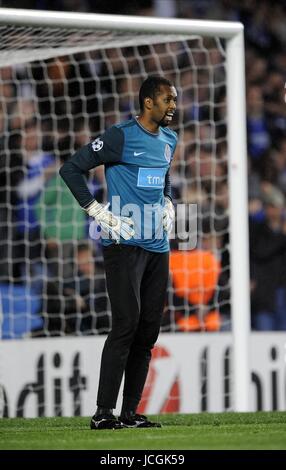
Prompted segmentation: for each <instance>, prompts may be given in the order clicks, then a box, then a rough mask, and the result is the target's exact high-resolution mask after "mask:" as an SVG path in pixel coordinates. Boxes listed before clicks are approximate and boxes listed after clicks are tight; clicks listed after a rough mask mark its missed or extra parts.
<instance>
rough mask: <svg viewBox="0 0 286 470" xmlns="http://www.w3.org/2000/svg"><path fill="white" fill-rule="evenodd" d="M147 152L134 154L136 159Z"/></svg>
mask: <svg viewBox="0 0 286 470" xmlns="http://www.w3.org/2000/svg"><path fill="white" fill-rule="evenodd" d="M143 153H146V152H134V157H139V155H143Z"/></svg>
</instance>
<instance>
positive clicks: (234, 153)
mask: <svg viewBox="0 0 286 470" xmlns="http://www.w3.org/2000/svg"><path fill="white" fill-rule="evenodd" d="M14 26H17V27H19V26H23V27H32V28H37V27H39V28H45V27H47V28H49V27H50V28H51V27H52V28H64V29H65V30H68V29H73V30H75V31H76V30H77V29H78V28H80V29H81V30H84V29H86V30H88V31H89V32H90V31H93V30H94V31H95V30H96V31H99V32H102V34H99V38H100V37H104V36H105V33H106V31H116V32H117V33H118V34H117V36H115V39H114V40H113V41H115V42H113V44H116V41H120V40H121V43H120V44H121V45H123V46H128V45H132V44H134V41H135V42H136V36H137V35H140V34H145V35H146V34H147V35H149V34H150V35H152V37H153V38H154V41H155V43H156V41H157V42H159V41H161V42H162V37H163V38H169V37H173V38H178V40H179V39H182V40H184V39H187V38H190V37H193V36H203V37H208V38H216V37H218V38H221V39H223V40H224V41H225V52H226V90H227V93H226V96H227V102H226V105H227V139H228V159H229V160H228V184H229V219H230V259H231V263H230V264H231V310H232V332H233V409H234V410H235V411H248V410H249V388H250V364H249V361H250V356H249V333H250V288H249V265H248V264H249V263H248V260H249V253H248V206H247V152H246V111H245V70H244V36H243V34H244V33H243V25H242V24H241V23H237V22H223V21H204V20H184V19H165V18H155V17H139V16H120V15H105V14H82V13H66V12H65V13H64V12H55V11H49V12H48V11H33V10H23V9H6V8H1V9H0V28H1V27H14ZM156 38H157V39H156ZM105 47H106V44H105ZM92 48H93V46H92V45H91V44H88V43H84V41H83V42H82V43H80V44H77V37H76V35H74V37H73V44H72V43H71V45H70V50H71V53H76V52H78V51H80V52H82V51H88V50H92ZM32 50H33V57H34V60H37V59H45V58H49V57H52V56H53V54H54V55H55V52H54V51H52V50H49V48H48V47H47V49H46V50H45V55H43V53H42V51H41V47H40V46H39V45H37V46H36V45H35V47H33V46H32ZM65 50H66V49H65ZM56 52H57V54H58V55H60V53H61V44H58V46H57V51H56ZM30 57H31V48H30V49H29V50H28V49H27V50H26V49H25V46H24V45H23V47H22V46H21V44H19V47H17V48H16V47H15V49H13V47H12V46H11V45H10V46H9V48H8V49H7V50H5V44H4V43H2V45H1V47H0V67H3V66H5V65H7V64H11V63H12V64H19V63H24V62H25V61H28V60H31V58H30ZM178 107H180V103H178ZM190 341H191V338H190Z"/></svg>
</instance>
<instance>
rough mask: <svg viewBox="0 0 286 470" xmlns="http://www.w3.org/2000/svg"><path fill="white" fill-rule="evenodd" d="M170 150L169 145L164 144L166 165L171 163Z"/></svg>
mask: <svg viewBox="0 0 286 470" xmlns="http://www.w3.org/2000/svg"><path fill="white" fill-rule="evenodd" d="M171 154H172V153H171V148H170V145H169V144H166V146H165V158H166V160H167V162H168V163H170V161H171Z"/></svg>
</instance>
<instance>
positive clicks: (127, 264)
mask: <svg viewBox="0 0 286 470" xmlns="http://www.w3.org/2000/svg"><path fill="white" fill-rule="evenodd" d="M103 255H104V265H105V272H106V281H107V291H108V295H109V299H110V303H111V310H112V330H111V331H110V333H109V335H108V337H107V339H106V342H105V345H104V348H103V352H102V359H101V368H100V378H99V388H98V395H97V406H99V407H101V408H115V407H116V401H117V397H118V393H119V388H120V385H121V381H122V377H123V374H124V376H125V378H124V389H123V406H124V404H125V407H126V408H128V409H134V410H136V408H137V405H138V404H139V401H140V398H141V395H142V391H143V388H144V384H145V381H146V378H147V373H148V368H149V362H150V359H151V350H152V348H153V346H154V343H155V342H156V340H157V338H158V334H159V330H160V324H161V318H162V313H163V308H164V304H165V299H166V290H167V283H168V274H169V253H168V252H166V253H155V252H151V251H146V250H144V249H143V248H140V247H136V246H131V245H110V246H109V247H104V249H103Z"/></svg>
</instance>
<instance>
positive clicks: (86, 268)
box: [34, 241, 111, 336]
mask: <svg viewBox="0 0 286 470" xmlns="http://www.w3.org/2000/svg"><path fill="white" fill-rule="evenodd" d="M73 261H74V264H73V278H70V279H63V280H62V279H60V280H58V281H54V280H52V279H50V280H48V282H47V284H46V285H45V289H44V292H43V306H42V312H43V313H42V316H43V319H44V326H43V328H41V329H40V330H38V331H35V332H34V336H43V335H44V336H62V335H66V334H77V335H90V334H95V333H97V334H99V333H107V332H108V331H109V329H110V326H111V325H110V314H109V304H108V297H107V292H106V285H105V278H104V274H103V268H102V266H101V265H100V264H99V263H98V262H97V263H95V258H94V253H93V249H92V247H91V245H90V244H89V243H88V242H85V241H82V242H81V243H79V244H78V245H77V248H76V249H75V258H74V259H73Z"/></svg>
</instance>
